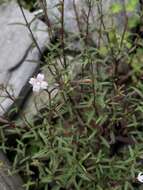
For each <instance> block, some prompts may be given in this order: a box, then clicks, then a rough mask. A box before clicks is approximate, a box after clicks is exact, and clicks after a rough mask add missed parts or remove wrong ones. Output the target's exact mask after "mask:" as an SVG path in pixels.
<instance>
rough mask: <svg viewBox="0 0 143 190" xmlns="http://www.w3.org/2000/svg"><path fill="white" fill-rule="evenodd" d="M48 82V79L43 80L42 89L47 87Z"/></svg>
mask: <svg viewBox="0 0 143 190" xmlns="http://www.w3.org/2000/svg"><path fill="white" fill-rule="evenodd" d="M47 87H48V83H47V82H46V81H42V82H41V89H47Z"/></svg>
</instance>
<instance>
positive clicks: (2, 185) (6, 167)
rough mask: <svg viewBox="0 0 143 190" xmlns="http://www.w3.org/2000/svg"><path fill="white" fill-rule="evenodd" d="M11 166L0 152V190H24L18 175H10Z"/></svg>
mask: <svg viewBox="0 0 143 190" xmlns="http://www.w3.org/2000/svg"><path fill="white" fill-rule="evenodd" d="M10 170H11V166H10V163H9V161H8V160H7V158H6V157H5V155H4V154H3V153H2V152H0V190H16V189H17V190H24V188H23V187H22V180H21V178H20V177H19V176H18V175H11V174H10V172H9V171H10Z"/></svg>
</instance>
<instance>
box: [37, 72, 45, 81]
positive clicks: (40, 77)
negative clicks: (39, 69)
mask: <svg viewBox="0 0 143 190" xmlns="http://www.w3.org/2000/svg"><path fill="white" fill-rule="evenodd" d="M36 79H37V80H38V81H40V82H42V81H43V80H44V74H40V73H39V74H38V75H37V77H36Z"/></svg>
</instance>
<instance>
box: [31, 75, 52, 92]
mask: <svg viewBox="0 0 143 190" xmlns="http://www.w3.org/2000/svg"><path fill="white" fill-rule="evenodd" d="M29 83H30V84H31V85H32V86H33V91H34V92H39V91H40V90H42V89H47V87H48V83H47V82H46V81H44V75H43V74H40V73H39V74H38V75H37V77H36V78H30V80H29Z"/></svg>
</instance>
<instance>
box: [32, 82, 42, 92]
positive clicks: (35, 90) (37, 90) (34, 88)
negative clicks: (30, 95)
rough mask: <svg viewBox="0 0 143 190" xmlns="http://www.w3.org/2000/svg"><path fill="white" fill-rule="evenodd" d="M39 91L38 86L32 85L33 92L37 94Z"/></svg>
mask: <svg viewBox="0 0 143 190" xmlns="http://www.w3.org/2000/svg"><path fill="white" fill-rule="evenodd" d="M40 90H41V88H40V85H36V84H35V85H33V92H39V91H40Z"/></svg>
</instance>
